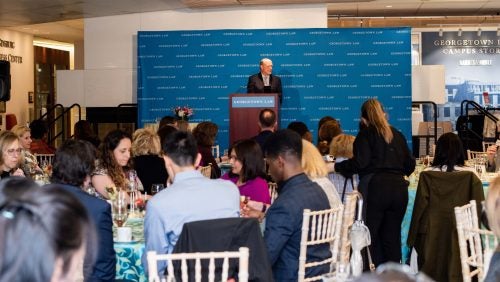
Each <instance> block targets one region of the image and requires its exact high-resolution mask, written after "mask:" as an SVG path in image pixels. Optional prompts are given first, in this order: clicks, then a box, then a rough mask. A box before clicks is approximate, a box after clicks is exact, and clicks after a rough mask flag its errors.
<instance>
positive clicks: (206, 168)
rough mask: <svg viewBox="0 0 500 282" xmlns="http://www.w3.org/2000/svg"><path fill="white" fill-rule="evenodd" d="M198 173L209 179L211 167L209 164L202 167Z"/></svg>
mask: <svg viewBox="0 0 500 282" xmlns="http://www.w3.org/2000/svg"><path fill="white" fill-rule="evenodd" d="M200 172H201V174H203V176H205V177H208V178H210V176H211V175H212V166H211V164H208V165H206V166H202V167H201V168H200Z"/></svg>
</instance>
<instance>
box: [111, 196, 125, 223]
mask: <svg viewBox="0 0 500 282" xmlns="http://www.w3.org/2000/svg"><path fill="white" fill-rule="evenodd" d="M112 204H113V220H114V222H115V224H116V226H118V227H122V226H123V224H125V221H127V217H128V209H127V199H126V197H125V194H124V192H123V191H120V192H118V195H117V197H116V199H115V200H114V201H113V202H112Z"/></svg>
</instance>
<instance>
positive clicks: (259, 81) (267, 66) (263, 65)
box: [247, 58, 282, 104]
mask: <svg viewBox="0 0 500 282" xmlns="http://www.w3.org/2000/svg"><path fill="white" fill-rule="evenodd" d="M272 72H273V61H271V60H270V59H268V58H264V59H262V60H260V72H259V73H257V74H254V75H251V76H250V77H249V78H248V84H247V93H276V94H278V97H279V100H280V104H281V100H282V97H281V92H282V90H281V79H280V78H279V77H278V76H275V75H273V74H272Z"/></svg>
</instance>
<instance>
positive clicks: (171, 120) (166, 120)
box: [158, 116, 177, 129]
mask: <svg viewBox="0 0 500 282" xmlns="http://www.w3.org/2000/svg"><path fill="white" fill-rule="evenodd" d="M166 125H169V126H173V127H175V128H177V118H175V117H173V116H164V117H162V118H161V120H160V124H159V125H158V129H161V128H162V127H164V126H166Z"/></svg>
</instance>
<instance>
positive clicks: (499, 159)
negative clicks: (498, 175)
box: [486, 146, 500, 172]
mask: <svg viewBox="0 0 500 282" xmlns="http://www.w3.org/2000/svg"><path fill="white" fill-rule="evenodd" d="M486 153H487V157H488V163H487V165H486V171H488V172H498V168H499V167H500V154H498V146H488V149H486Z"/></svg>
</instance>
